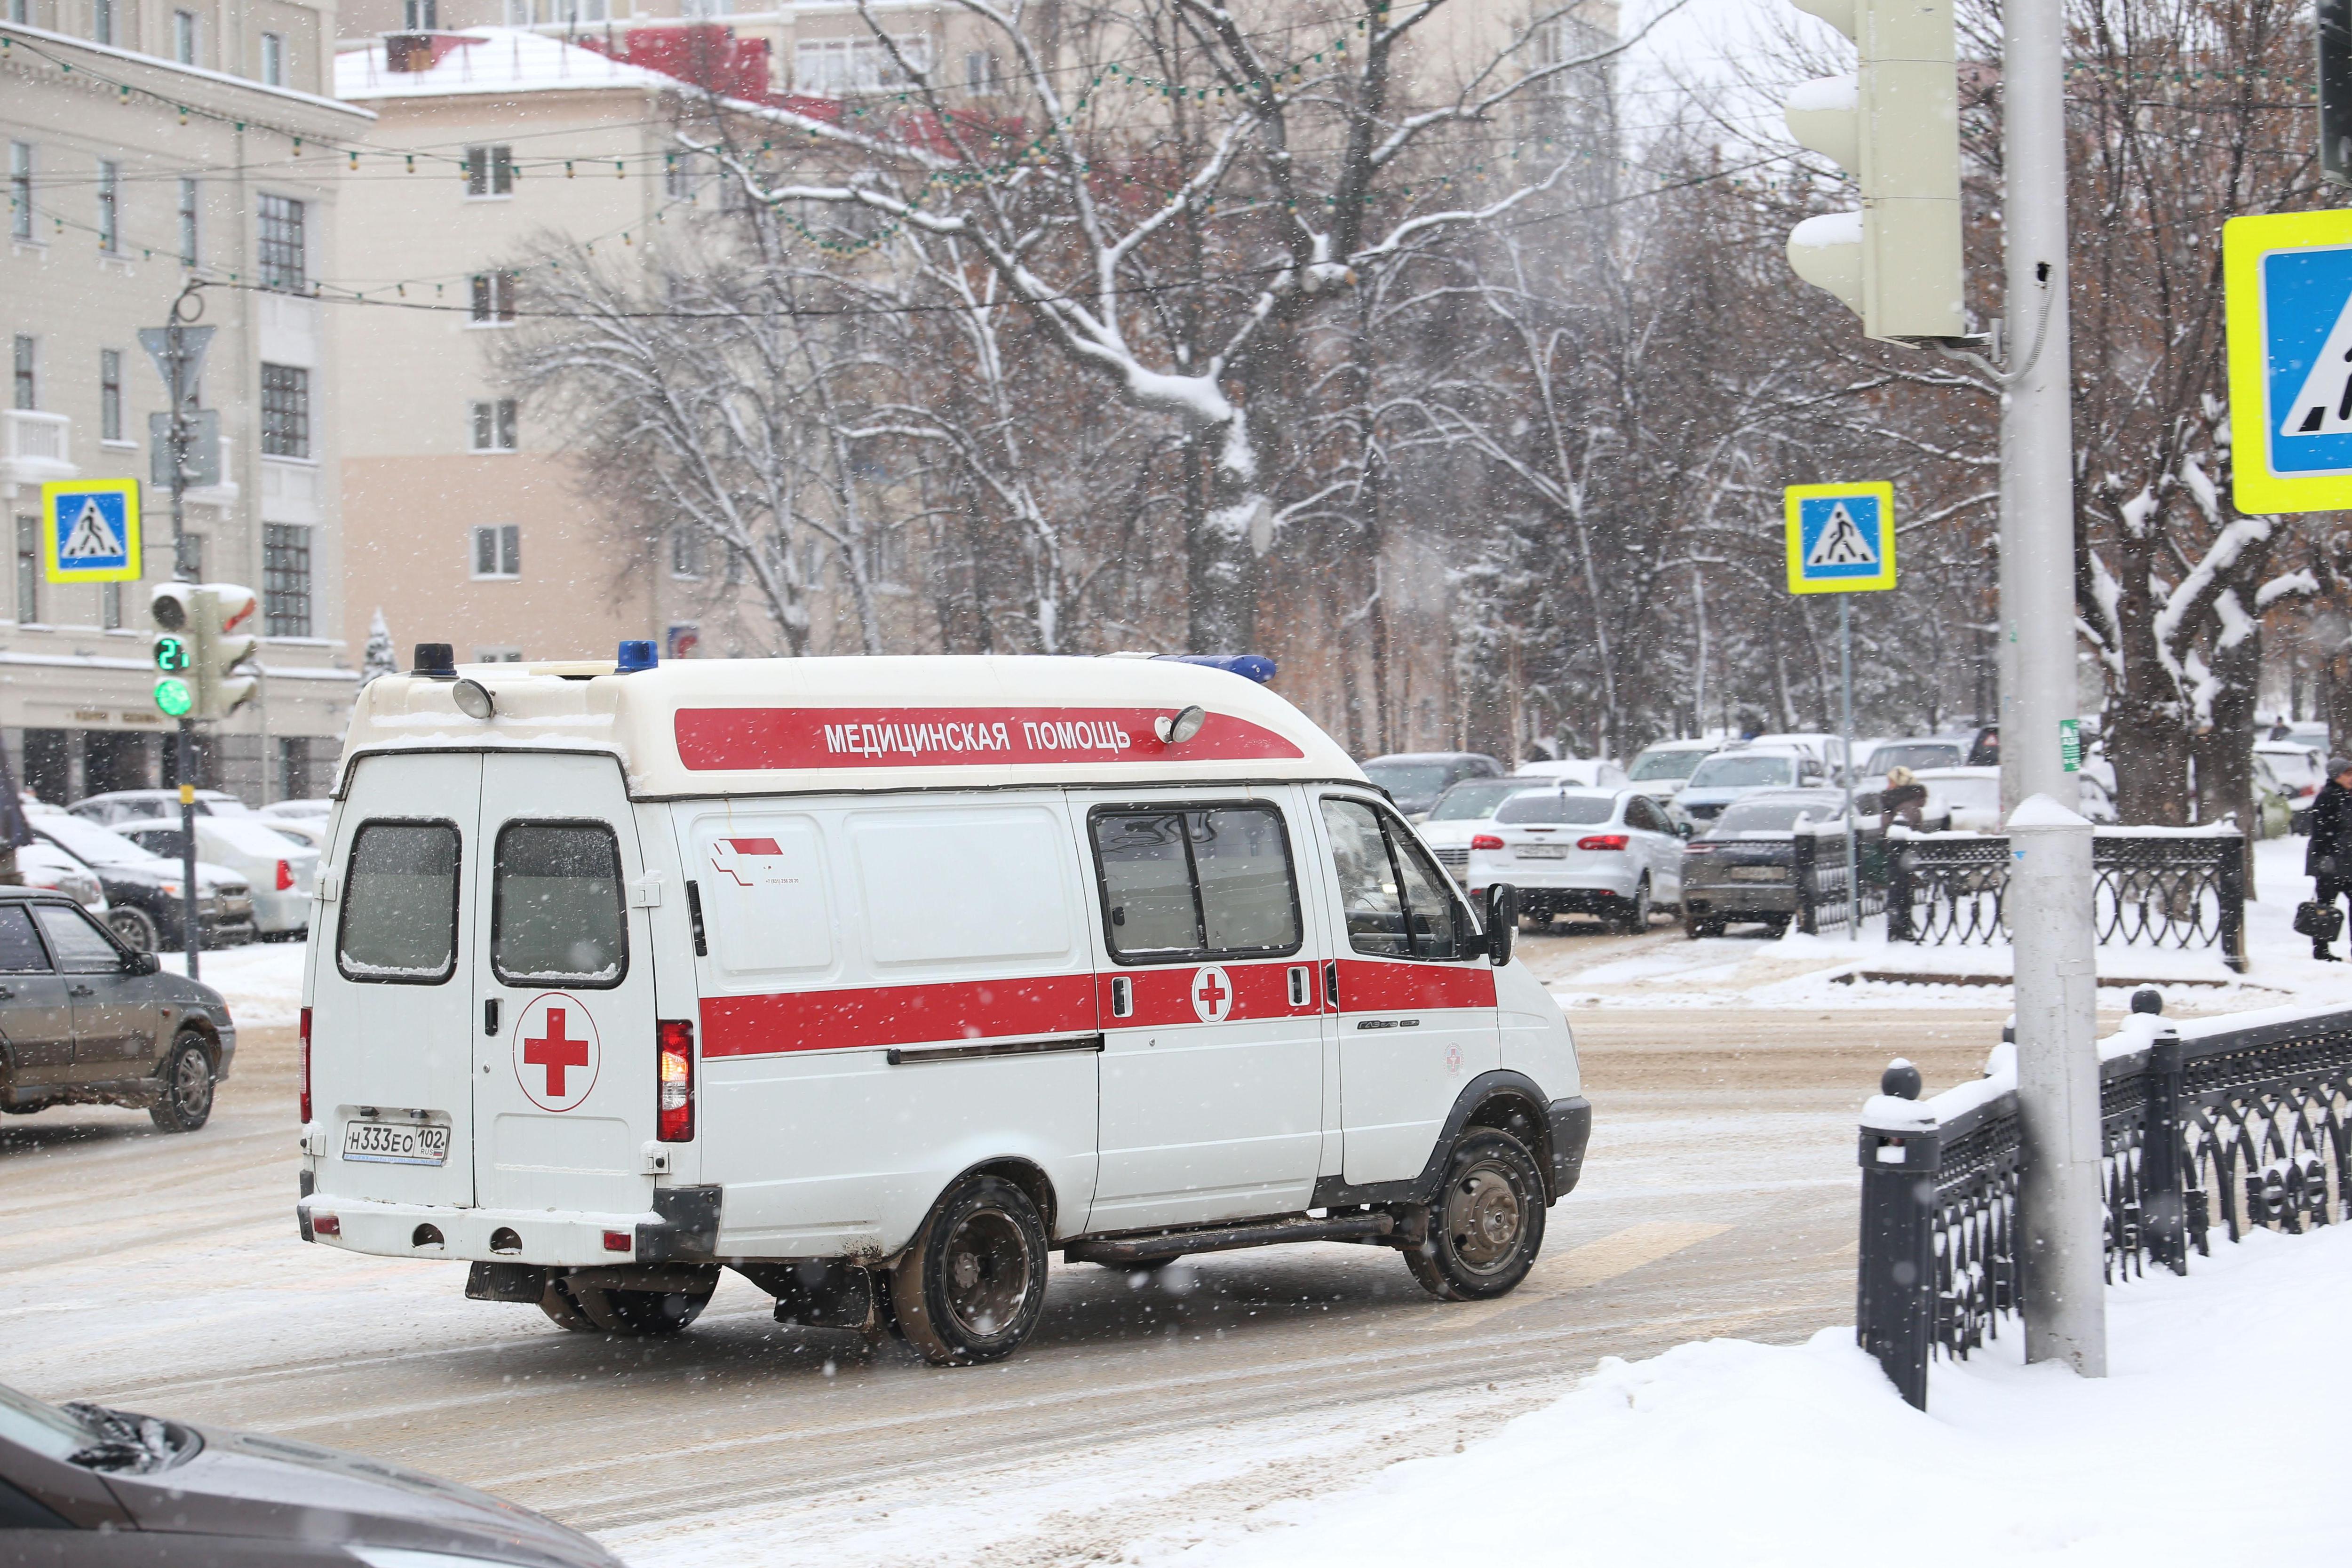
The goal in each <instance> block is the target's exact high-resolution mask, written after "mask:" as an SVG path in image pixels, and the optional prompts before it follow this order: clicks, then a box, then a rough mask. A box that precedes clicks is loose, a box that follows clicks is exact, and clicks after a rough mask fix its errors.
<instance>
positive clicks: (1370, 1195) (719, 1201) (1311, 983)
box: [299, 644, 1591, 1363]
mask: <svg viewBox="0 0 2352 1568" xmlns="http://www.w3.org/2000/svg"><path fill="white" fill-rule="evenodd" d="M418 652H419V658H420V666H419V668H418V669H416V670H415V671H413V672H412V673H410V674H409V675H406V676H387V677H384V678H382V679H378V680H376V681H374V682H373V683H372V684H370V685H369V686H368V688H367V689H366V690H365V691H364V692H362V695H361V697H360V700H359V705H358V710H357V713H356V715H355V716H354V718H353V721H352V728H351V732H350V738H349V742H348V744H347V746H346V749H345V752H344V756H343V760H342V764H341V773H340V775H339V777H338V780H337V783H336V786H335V807H334V813H333V816H332V819H331V827H330V837H329V847H328V850H327V854H326V858H325V860H324V861H323V862H322V869H321V872H320V876H319V879H318V898H317V909H316V912H315V915H314V924H313V927H312V930H311V941H310V961H309V962H310V967H309V972H308V973H307V974H306V976H305V980H304V992H303V1003H304V1005H303V1009H302V1028H303V1034H302V1088H301V1095H302V1120H303V1122H304V1128H303V1135H302V1155H303V1158H302V1175H301V1200H300V1205H299V1215H300V1223H301V1231H302V1235H303V1237H304V1238H305V1239H307V1240H311V1241H316V1242H319V1243H322V1244H325V1245H329V1246H334V1247H348V1248H351V1249H352V1250H354V1251H360V1252H367V1253H373V1254H377V1255H379V1256H385V1257H401V1258H467V1259H471V1260H472V1261H473V1264H474V1267H473V1269H472V1270H471V1273H470V1276H469V1280H468V1284H467V1294H468V1295H470V1296H474V1297H477V1298H480V1299H485V1300H498V1301H515V1302H526V1303H530V1304H532V1305H536V1306H538V1307H540V1308H541V1309H542V1310H544V1311H545V1312H546V1313H547V1315H548V1316H549V1317H550V1318H551V1319H553V1320H554V1321H556V1322H558V1323H560V1324H562V1325H563V1326H564V1327H565V1328H567V1329H575V1330H580V1331H602V1332H606V1333H663V1332H669V1331H676V1330H678V1329H681V1328H683V1327H685V1326H686V1325H687V1324H688V1322H690V1321H692V1320H693V1319H694V1317H695V1315H696V1314H697V1313H698V1312H699V1311H700V1310H702V1307H703V1305H704V1303H706V1302H707V1301H708V1300H709V1299H710V1295H711V1292H712V1290H713V1289H715V1287H716V1285H717V1281H718V1278H719V1269H720V1268H721V1267H722V1266H724V1267H727V1268H734V1269H736V1270H738V1271H739V1272H740V1273H741V1274H742V1275H744V1276H745V1277H747V1278H748V1279H751V1281H752V1282H754V1283H755V1284H757V1285H758V1286H759V1287H761V1289H765V1290H767V1291H769V1292H770V1293H771V1294H772V1295H773V1296H774V1297H775V1298H776V1314H777V1317H778V1318H779V1319H780V1320H781V1321H786V1322H794V1323H801V1324H806V1325H813V1326H829V1327H839V1328H847V1329H856V1330H860V1331H865V1332H866V1333H867V1334H868V1335H869V1336H873V1335H878V1334H880V1333H884V1332H896V1333H898V1334H900V1335H903V1336H904V1337H905V1338H906V1339H907V1340H908V1341H909V1342H911V1343H912V1344H913V1345H914V1346H915V1347H916V1348H917V1349H919V1351H920V1352H922V1353H923V1354H924V1355H925V1356H927V1357H929V1359H930V1360H932V1361H934V1362H937V1363H968V1362H978V1361H987V1360H992V1359H994V1358H996V1357H1000V1356H1003V1355H1005V1354H1007V1353H1009V1352H1011V1351H1012V1350H1013V1348H1014V1347H1015V1346H1017V1345H1018V1344H1020V1342H1022V1340H1023V1339H1024V1337H1025V1336H1027V1335H1028V1333H1029V1332H1030V1331H1032V1330H1033V1329H1034V1327H1035V1326H1036V1323H1037V1321H1038V1317H1039V1314H1040V1312H1041V1311H1042V1310H1043V1308H1044V1304H1045V1270H1046V1259H1047V1255H1048V1253H1050V1252H1052V1251H1055V1250H1059V1251H1060V1252H1061V1254H1062V1256H1063V1258H1065V1259H1066V1260H1068V1261H1075V1262H1087V1263H1093V1264H1097V1265H1104V1266H1108V1267H1111V1268H1124V1269H1142V1268H1153V1267H1156V1266H1158V1265H1160V1264H1164V1263H1166V1262H1167V1261H1169V1260H1171V1259H1172V1258H1177V1257H1179V1256H1181V1255H1184V1254H1188V1253H1201V1252H1211V1251H1216V1250H1221V1249H1226V1248H1233V1247H1255V1246H1262V1245H1266V1244H1271V1243H1276V1242H1288V1241H1308V1240H1327V1241H1328V1240H1338V1241H1350V1242H1359V1243H1363V1244H1367V1245H1371V1246H1379V1247H1392V1248H1395V1249H1396V1250H1398V1251H1400V1252H1402V1254H1403V1256H1404V1260H1405V1262H1406V1264H1407V1266H1408V1267H1409V1268H1411V1269H1412V1273H1413V1275H1414V1277H1415V1278H1417V1279H1419V1280H1420V1281H1421V1282H1422V1284H1423V1285H1424V1286H1425V1287H1427V1288H1428V1289H1430V1290H1431V1291H1433V1292H1434V1293H1435V1294H1436V1295H1438V1296H1440V1297H1442V1298H1444V1299H1447V1300H1475V1299H1480V1298H1486V1297H1493V1296H1498V1295H1501V1294H1503V1293H1504V1292H1506V1291H1507V1290H1509V1289H1512V1288H1513V1287H1514V1286H1515V1285H1517V1283H1518V1281H1519V1279H1521V1278H1522V1277H1523V1276H1524V1275H1525V1274H1526V1272H1527V1270H1528V1266H1529V1265H1530V1263H1531V1262H1532V1261H1533V1259H1534V1258H1535V1256H1536V1253H1537V1250H1538V1247H1540V1246H1541V1244H1542V1240H1543V1234H1544V1217H1545V1210H1546V1209H1547V1207H1548V1206H1549V1205H1551V1204H1553V1203H1556V1202H1558V1201H1559V1198H1560V1197H1561V1196H1562V1195H1563V1194H1566V1193H1567V1192H1568V1191H1569V1190H1570V1188H1571V1187H1573V1186H1574V1185H1575V1184H1576V1180H1577V1175H1578V1172H1579V1170H1580V1165H1581V1163H1582V1160H1583V1156H1584V1148H1585V1141H1586V1135H1587V1132H1588V1131H1589V1129H1590V1125H1591V1109H1590V1107H1589V1105H1588V1104H1587V1102H1586V1101H1585V1100H1584V1099H1582V1098H1581V1097H1580V1094H1579V1092H1578V1089H1579V1081H1578V1076H1577V1060H1576V1052H1575V1047H1574V1045H1573V1043H1572V1042H1571V1040H1570V1036H1569V1029H1568V1025H1567V1021H1566V1020H1565V1019H1564V1018H1563V1017H1562V1016H1561V1014H1560V1011H1559V1007H1558V1006H1557V1005H1555V1004H1554V1003H1553V1002H1552V1000H1551V998H1550V996H1549V994H1547V993H1546V992H1545V990H1544V988H1543V987H1542V985H1541V984H1538V982H1537V981H1536V979H1535V978H1534V976H1533V975H1531V974H1529V973H1528V971H1527V970H1526V968H1525V966H1524V965H1521V964H1516V963H1512V962H1511V961H1510V946H1511V936H1512V933H1513V931H1515V929H1516V921H1515V920H1514V918H1513V916H1512V910H1511V907H1510V894H1509V892H1508V890H1507V889H1498V890H1497V891H1496V892H1495V893H1493V894H1491V895H1489V899H1488V903H1487V907H1486V909H1484V910H1479V911H1475V912H1474V910H1472V909H1471V908H1470V907H1469V906H1468V905H1467V904H1466V903H1465V902H1464V900H1463V897H1462V895H1461V893H1460V892H1459V890H1458V889H1456V888H1455V886H1454V882H1453V880H1452V879H1450V878H1448V877H1446V876H1445V875H1444V874H1443V872H1441V871H1440V870H1439V868H1438V867H1437V865H1436V863H1435V862H1434V860H1433V858H1431V856H1430V855H1429V853H1428V851H1427V850H1426V849H1425V848H1424V847H1423V846H1422V844H1421V842H1420V840H1419V839H1418V838H1417V837H1415V836H1414V834H1413V831H1412V828H1411V827H1409V826H1407V825H1406V824H1405V822H1404V820H1403V818H1402V816H1399V815H1398V814H1397V812H1396V811H1395V810H1394V809H1393V808H1392V807H1391V805H1390V804H1389V802H1388V801H1387V800H1386V799H1385V798H1384V797H1383V796H1382V795H1381V793H1380V792H1379V791H1378V790H1376V789H1374V788H1373V787H1371V786H1370V784H1367V783H1366V782H1365V779H1364V775H1363V773H1361V771H1360V770H1359V769H1358V768H1357V767H1356V765H1355V764H1354V763H1351V762H1350V761H1349V759H1348V757H1347V755H1346V754H1345V753H1344V752H1341V751H1340V750H1339V747H1338V746H1336V745H1334V744H1333V743H1332V742H1331V741H1330V739H1329V738H1328V736H1326V735H1325V734H1324V733H1323V732H1322V731H1320V730H1318V728H1317V727H1316V726H1315V725H1314V724H1313V723H1312V722H1310V721H1308V720H1307V718H1305V717H1304V716H1303V715H1302V714H1300V713H1299V712H1298V710H1297V709H1295V708H1293V707H1291V706H1290V704H1288V703H1287V702H1286V701H1284V700H1282V699H1281V698H1279V697H1277V696H1276V695H1275V694H1274V693H1273V692H1271V691H1269V690H1267V689H1265V687H1264V686H1262V685H1260V684H1257V683H1256V682H1255V681H1254V680H1253V679H1247V678H1245V677H1244V675H1242V674H1237V673H1233V672H1232V671H1231V670H1230V669H1229V668H1215V667H1203V665H1202V664H1201V663H1195V662H1180V661H1177V660H1172V659H1168V658H1143V657H1132V658H1129V657H1112V658H801V659H773V660H768V659H742V660H716V659H713V660H696V661H688V662H683V663H672V664H667V665H658V664H656V661H655V660H654V659H653V658H652V655H651V647H650V645H643V644H625V645H623V656H622V658H621V659H620V660H619V661H618V662H617V663H615V664H603V663H600V664H540V665H511V664H504V665H483V666H476V667H469V668H467V669H465V670H462V671H461V670H458V669H456V668H452V667H451V666H450V664H449V658H448V653H447V650H446V647H440V646H438V645H427V646H426V647H422V648H420V649H419V650H418ZM1223 662H1224V663H1226V664H1228V665H1239V666H1241V667H1243V668H1253V667H1263V668H1265V669H1267V670H1270V668H1271V666H1270V664H1268V663H1267V661H1265V660H1263V659H1256V660H1227V661H1223ZM1498 915H1499V916H1500V918H1497V916H1498Z"/></svg>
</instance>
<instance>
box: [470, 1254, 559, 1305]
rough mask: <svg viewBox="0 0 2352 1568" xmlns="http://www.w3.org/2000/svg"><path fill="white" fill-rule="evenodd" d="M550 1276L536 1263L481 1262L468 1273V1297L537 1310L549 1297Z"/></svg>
mask: <svg viewBox="0 0 2352 1568" xmlns="http://www.w3.org/2000/svg"><path fill="white" fill-rule="evenodd" d="M547 1275H548V1271H547V1270H546V1269H545V1268H541V1267H540V1266H539V1265H538V1264H536V1263H477V1264H475V1265H474V1266H473V1267H472V1268H469V1269H467V1271H466V1296H467V1300H474V1301H515V1302H520V1303H521V1304H522V1305H525V1306H530V1307H536V1306H538V1305H539V1299H540V1298H541V1296H544V1295H546V1294H547Z"/></svg>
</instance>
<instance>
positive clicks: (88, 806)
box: [66, 789, 253, 827]
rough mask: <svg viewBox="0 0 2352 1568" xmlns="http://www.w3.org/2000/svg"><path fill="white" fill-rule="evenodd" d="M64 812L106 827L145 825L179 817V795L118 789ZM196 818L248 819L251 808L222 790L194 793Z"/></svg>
mask: <svg viewBox="0 0 2352 1568" xmlns="http://www.w3.org/2000/svg"><path fill="white" fill-rule="evenodd" d="M66 809H67V810H68V811H70V812H72V813H73V814H74V815H75V816H79V817H80V818H81V819H82V820H83V821H84V822H95V823H98V824H100V825H101V826H106V827H118V826H121V825H122V824H123V823H126V822H145V821H148V820H150V819H152V818H154V817H159V816H179V815H180V792H179V791H178V790H176V789H118V790H109V791H108V792H107V793H106V794H104V795H85V796H83V797H82V798H81V799H80V800H78V801H76V802H74V803H73V805H69V806H68V807H67V808H66ZM196 815H197V816H252V815H253V807H251V806H249V805H246V804H245V802H243V801H241V800H239V799H237V798H236V796H235V795H230V794H229V793H228V792H226V790H217V789H200V790H198V791H196Z"/></svg>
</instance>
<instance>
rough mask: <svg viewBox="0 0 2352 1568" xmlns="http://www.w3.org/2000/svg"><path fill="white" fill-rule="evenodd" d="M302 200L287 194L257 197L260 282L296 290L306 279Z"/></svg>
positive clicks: (278, 287)
mask: <svg viewBox="0 0 2352 1568" xmlns="http://www.w3.org/2000/svg"><path fill="white" fill-rule="evenodd" d="M302 227H303V225H302V204H301V203H300V202H298V201H296V200H295V199H294V198H293V197H291V196H264V197H262V198H261V286H262V287H263V288H264V289H284V290H286V291H288V292H290V293H297V294H299V293H300V292H301V291H302V289H304V288H305V287H306V286H307V284H308V282H309V279H310V259H309V258H308V256H307V255H306V254H305V252H304V248H303V236H302Z"/></svg>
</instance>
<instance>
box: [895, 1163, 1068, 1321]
mask: <svg viewBox="0 0 2352 1568" xmlns="http://www.w3.org/2000/svg"><path fill="white" fill-rule="evenodd" d="M890 1305H891V1308H892V1316H893V1317H894V1318H896V1320H897V1321H898V1331H900V1332H901V1333H903V1334H904V1335H906V1337H907V1342H908V1344H910V1345H912V1346H914V1347H915V1349H916V1350H918V1351H919V1352H922V1356H923V1359H924V1360H926V1361H928V1362H930V1363H932V1364H934V1365H936V1366H971V1365H974V1364H976V1363H981V1362H991V1361H1001V1360H1003V1358H1004V1357H1006V1356H1008V1355H1011V1354H1012V1353H1013V1352H1014V1351H1015V1350H1017V1349H1018V1348H1020V1345H1021V1342H1022V1341H1024V1340H1025V1339H1027V1338H1028V1337H1029V1334H1030V1331H1032V1330H1033V1329H1034V1328H1036V1326H1037V1320H1038V1319H1039V1318H1040V1317H1042V1316H1043V1315H1044V1313H1045V1220H1044V1218H1043V1217H1042V1216H1040V1215H1039V1214H1038V1213H1037V1205H1035V1204H1034V1203H1032V1202H1030V1200H1029V1194H1026V1193H1024V1192H1023V1191H1022V1190H1021V1189H1020V1188H1019V1187H1016V1186H1014V1185H1013V1184H1012V1183H1011V1182H1008V1181H1005V1180H1003V1178H1002V1177H998V1176H971V1177H968V1178H966V1179H965V1180H963V1181H961V1182H959V1183H957V1184H956V1185H954V1186H953V1187H951V1188H950V1189H949V1190H948V1193H947V1195H946V1196H944V1197H942V1198H941V1199H940V1202H939V1206H938V1207H936V1208H934V1209H933V1210H932V1211H931V1217H930V1218H929V1219H928V1220H926V1221H925V1222H924V1223H923V1228H922V1230H921V1231H920V1232H919V1233H918V1234H917V1235H916V1237H915V1241H914V1245H913V1246H911V1247H908V1249H907V1252H906V1256H905V1257H903V1258H900V1259H899V1260H898V1267H897V1268H893V1269H892V1270H891V1271H890Z"/></svg>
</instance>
